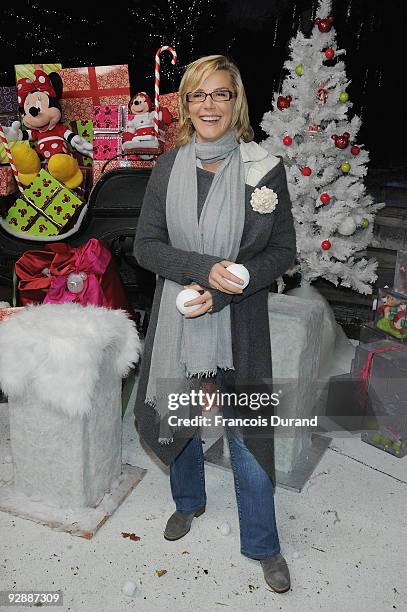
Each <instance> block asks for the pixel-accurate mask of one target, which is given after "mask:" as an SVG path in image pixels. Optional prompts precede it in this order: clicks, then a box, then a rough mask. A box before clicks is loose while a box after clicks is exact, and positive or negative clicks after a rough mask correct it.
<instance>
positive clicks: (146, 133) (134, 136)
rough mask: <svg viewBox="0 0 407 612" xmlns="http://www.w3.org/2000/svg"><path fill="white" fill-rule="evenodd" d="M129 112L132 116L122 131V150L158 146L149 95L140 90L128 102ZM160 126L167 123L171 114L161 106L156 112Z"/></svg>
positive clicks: (170, 119) (169, 121) (170, 118)
mask: <svg viewBox="0 0 407 612" xmlns="http://www.w3.org/2000/svg"><path fill="white" fill-rule="evenodd" d="M129 112H130V113H131V114H132V115H133V118H132V119H130V120H129V121H128V122H127V125H126V129H125V131H124V132H123V151H124V152H126V150H130V149H137V148H139V149H140V148H151V147H152V148H154V147H158V141H157V139H156V136H155V132H154V111H153V105H152V102H151V99H150V96H148V95H147V94H146V92H145V91H140V92H139V93H137V94H136V95H135V96H133V97H132V99H131V100H130V102H129ZM158 121H159V122H160V124H161V126H162V127H163V124H165V125H169V124H170V123H171V121H172V115H171V113H170V111H169V110H168V108H166V107H163V108H162V109H161V110H160V111H159V113H158Z"/></svg>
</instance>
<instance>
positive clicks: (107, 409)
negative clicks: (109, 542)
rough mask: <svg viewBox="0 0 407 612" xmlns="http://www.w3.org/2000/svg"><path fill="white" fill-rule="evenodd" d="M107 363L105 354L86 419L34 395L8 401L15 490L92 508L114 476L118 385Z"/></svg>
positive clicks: (118, 435) (64, 504)
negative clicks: (57, 408) (24, 398)
mask: <svg viewBox="0 0 407 612" xmlns="http://www.w3.org/2000/svg"><path fill="white" fill-rule="evenodd" d="M111 361H112V355H111V352H110V351H106V354H105V355H104V358H103V361H102V363H101V366H100V370H99V376H98V380H97V383H96V385H95V392H94V395H93V397H92V410H91V412H90V413H89V415H83V416H76V417H73V418H72V417H69V416H68V415H67V414H65V413H64V412H62V411H58V410H55V409H53V408H50V407H49V406H46V405H42V404H41V403H40V402H39V401H38V400H37V399H36V398H35V397H34V396H31V397H29V398H28V399H26V400H24V401H21V402H15V401H13V397H10V398H9V416H10V440H11V449H12V456H13V464H14V487H15V490H16V491H17V492H20V493H24V494H25V495H27V496H28V497H34V498H35V499H36V500H37V501H39V500H41V501H43V502H45V503H47V504H51V505H55V506H58V507H59V508H63V507H65V508H79V507H95V506H96V505H97V504H98V503H99V502H100V500H101V499H102V498H103V496H104V494H105V492H106V491H108V490H109V488H110V485H111V483H112V481H113V480H114V479H115V478H118V477H119V475H120V472H121V464H122V453H121V424H122V420H121V416H122V414H121V412H122V406H121V383H122V381H121V378H120V377H119V376H118V375H117V374H116V376H114V375H112V373H111ZM73 384H74V383H73Z"/></svg>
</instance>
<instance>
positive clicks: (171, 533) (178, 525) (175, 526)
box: [164, 506, 205, 540]
mask: <svg viewBox="0 0 407 612" xmlns="http://www.w3.org/2000/svg"><path fill="white" fill-rule="evenodd" d="M204 512H205V506H203V507H202V508H200V509H199V510H197V511H196V512H194V513H192V514H181V512H174V514H172V515H171V516H170V518H169V519H168V522H167V526H166V528H165V531H164V538H165V539H166V540H179V539H180V538H183V537H184V535H186V534H187V533H188V531H189V530H190V529H191V524H192V521H193V519H194V517H195V516H196V517H198V516H201V514H203V513H204Z"/></svg>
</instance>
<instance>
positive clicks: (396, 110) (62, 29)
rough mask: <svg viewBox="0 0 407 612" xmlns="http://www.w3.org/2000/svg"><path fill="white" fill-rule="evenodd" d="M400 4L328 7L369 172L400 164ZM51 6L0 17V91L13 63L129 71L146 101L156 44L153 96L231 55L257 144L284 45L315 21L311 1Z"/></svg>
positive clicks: (132, 0)
mask: <svg viewBox="0 0 407 612" xmlns="http://www.w3.org/2000/svg"><path fill="white" fill-rule="evenodd" d="M401 6H402V5H401V2H395V1H393V2H374V1H373V2H372V1H363V0H332V14H333V16H334V28H335V30H336V35H337V43H338V48H343V49H345V50H346V56H345V57H344V61H345V65H346V71H347V76H348V78H350V79H351V80H352V83H351V85H350V87H349V88H348V92H349V94H350V99H351V101H353V103H354V106H353V108H352V109H351V111H350V116H353V114H354V113H357V114H358V115H359V116H361V117H362V128H361V131H360V133H359V137H358V141H359V142H360V143H364V144H365V145H366V146H367V148H368V149H369V151H370V155H371V166H372V167H377V168H390V167H391V168H393V169H395V167H397V166H401V165H403V164H404V163H405V162H406V159H407V155H406V151H405V147H404V142H403V139H404V130H403V129H401V128H400V125H401V126H403V123H404V113H405V110H404V105H403V99H402V97H401V95H400V93H401V92H400V88H401V85H400V82H401V81H402V80H403V76H404V72H403V71H404V68H403V61H402V58H403V57H404V55H405V52H404V46H405V43H404V36H405V34H404V29H405V25H404V20H403V19H402V17H401V12H400V11H401ZM55 7H56V3H55V2H52V3H51V2H41V3H40V2H30V1H28V2H20V3H19V4H18V5H17V6H16V7H15V8H14V6H12V5H11V6H10V5H8V6H7V5H6V4H5V3H3V7H2V8H1V9H0V23H1V27H0V41H1V70H0V85H12V84H14V70H13V65H14V64H17V63H29V62H30V63H31V62H38V63H41V62H42V63H46V62H60V63H62V65H63V66H64V67H69V66H87V65H106V64H121V63H125V64H128V65H129V72H130V81H131V86H132V90H133V91H137V90H140V89H141V90H142V89H146V90H147V91H148V92H149V93H151V94H152V93H153V70H154V55H155V52H156V50H157V48H158V47H159V46H160V45H162V44H170V45H173V46H174V47H175V48H176V51H177V53H178V65H177V66H175V67H172V65H171V64H170V55H169V54H163V56H162V63H161V66H162V71H161V93H167V92H169V91H174V90H176V89H177V87H178V83H179V80H180V76H181V73H182V67H183V66H185V65H186V64H188V63H189V62H191V61H193V60H194V59H196V58H198V57H200V56H202V55H208V54H212V53H225V54H228V55H230V56H231V57H232V58H233V59H234V60H235V61H236V63H237V64H238V66H239V67H240V70H241V72H242V76H243V80H244V83H245V86H246V91H247V95H248V99H249V107H250V116H251V121H252V125H253V127H254V129H255V132H256V139H257V140H258V141H259V140H262V139H264V138H265V134H264V132H262V130H261V128H260V127H259V123H260V121H261V119H262V116H263V114H264V112H266V111H267V110H270V108H271V99H272V93H273V90H275V89H277V88H278V87H279V84H280V83H281V80H282V79H283V78H284V73H283V69H282V67H283V63H284V61H285V60H286V59H287V57H288V42H289V40H290V38H291V37H292V36H293V35H294V34H295V32H296V31H297V29H298V27H301V28H302V30H303V32H304V33H305V34H306V33H307V32H310V30H311V27H312V25H311V24H312V22H311V19H312V18H314V17H315V15H316V8H317V2H316V1H315V0H314V1H312V0H251V1H250V0H249V1H246V0H178V1H176V0H160V1H159V2H154V1H150V2H146V1H144V0H143V1H141V0H129V2H126V3H124V2H121V1H116V2H114V3H109V4H107V3H106V4H103V5H102V4H100V5H97V4H96V3H95V4H93V5H92V4H90V3H89V4H88V3H83V4H82V5H79V4H78V5H77V6H74V7H67V8H64V9H63V10H61V9H57V8H55Z"/></svg>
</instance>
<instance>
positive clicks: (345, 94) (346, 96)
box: [339, 91, 349, 102]
mask: <svg viewBox="0 0 407 612" xmlns="http://www.w3.org/2000/svg"><path fill="white" fill-rule="evenodd" d="M339 100H340V101H341V102H347V101H348V100H349V94H348V92H347V91H341V93H340V94H339Z"/></svg>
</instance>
